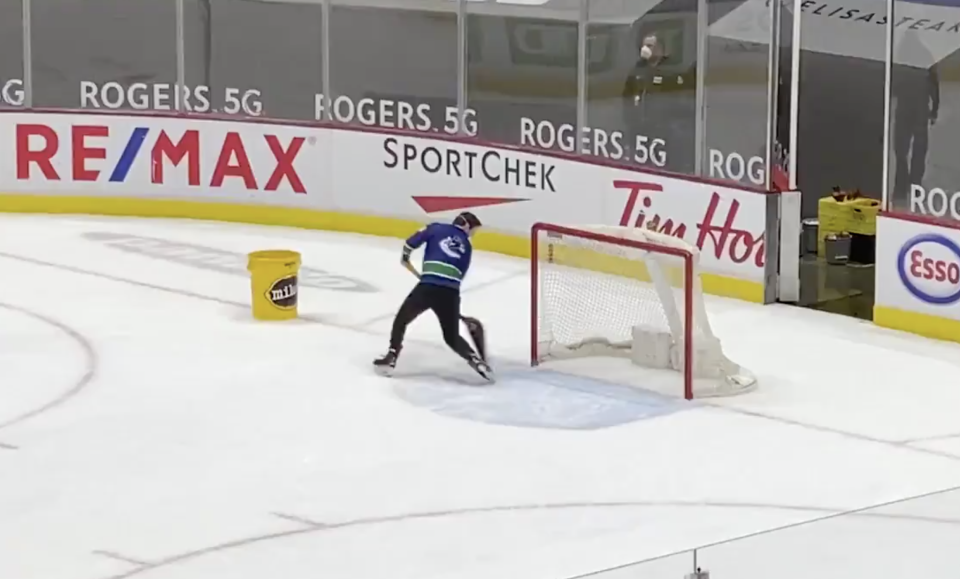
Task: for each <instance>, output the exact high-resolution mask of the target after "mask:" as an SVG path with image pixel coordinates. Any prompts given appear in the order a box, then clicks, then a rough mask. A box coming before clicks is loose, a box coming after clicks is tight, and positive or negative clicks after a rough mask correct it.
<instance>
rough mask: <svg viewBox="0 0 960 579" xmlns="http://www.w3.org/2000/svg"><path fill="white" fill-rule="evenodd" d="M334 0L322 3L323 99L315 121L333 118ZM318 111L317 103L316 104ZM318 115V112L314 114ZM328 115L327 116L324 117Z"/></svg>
mask: <svg viewBox="0 0 960 579" xmlns="http://www.w3.org/2000/svg"><path fill="white" fill-rule="evenodd" d="M331 1H332V0H323V2H322V3H321V4H320V68H321V71H320V95H321V96H320V100H321V101H323V102H322V103H321V104H322V105H323V108H322V110H323V111H324V112H323V114H322V115H321V118H319V119H317V118H315V119H314V120H315V121H321V122H322V121H325V120H333V110H332V108H333V104H332V103H333V95H332V94H330V91H331V90H332V87H331V86H330V18H331V14H333V10H331V9H330V2H331ZM314 111H316V105H314ZM314 116H316V114H314ZM324 117H326V118H324Z"/></svg>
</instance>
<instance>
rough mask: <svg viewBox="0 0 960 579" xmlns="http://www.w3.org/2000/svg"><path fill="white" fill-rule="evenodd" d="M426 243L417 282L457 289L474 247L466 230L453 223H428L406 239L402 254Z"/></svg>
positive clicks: (407, 253)
mask: <svg viewBox="0 0 960 579" xmlns="http://www.w3.org/2000/svg"><path fill="white" fill-rule="evenodd" d="M423 244H427V247H426V249H424V251H423V269H422V270H421V272H420V273H421V277H420V281H421V282H422V283H430V284H434V285H440V286H445V287H452V288H459V287H460V282H461V281H463V276H465V275H467V270H468V269H470V257H471V255H472V253H473V246H472V245H471V244H470V236H469V235H467V232H466V231H464V230H462V229H460V228H459V227H457V226H456V225H453V224H452V223H431V224H430V225H428V226H426V227H424V228H423V229H421V230H420V231H418V232H416V233H414V234H413V235H411V236H410V238H409V239H407V243H406V245H404V248H403V253H404V255H405V256H409V254H410V252H411V251H413V250H414V249H416V248H418V247H420V246H421V245H423Z"/></svg>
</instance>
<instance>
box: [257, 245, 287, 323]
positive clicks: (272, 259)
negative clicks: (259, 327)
mask: <svg viewBox="0 0 960 579" xmlns="http://www.w3.org/2000/svg"><path fill="white" fill-rule="evenodd" d="M247 257H248V260H247V269H248V270H249V271H250V286H251V291H252V296H251V297H252V299H251V303H252V305H253V317H254V318H256V319H258V320H292V319H294V318H296V317H297V293H298V289H299V288H298V285H297V273H298V272H299V271H300V254H299V253H297V252H296V251H287V250H285V249H271V250H266V251H254V252H253V253H251V254H249V255H248V256H247Z"/></svg>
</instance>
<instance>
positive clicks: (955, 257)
mask: <svg viewBox="0 0 960 579" xmlns="http://www.w3.org/2000/svg"><path fill="white" fill-rule="evenodd" d="M897 269H898V270H899V271H900V281H902V282H903V286H904V287H905V288H907V290H908V291H909V292H910V293H912V294H913V295H914V296H915V297H916V298H917V299H919V300H921V301H924V302H926V303H928V304H938V305H948V304H952V303H954V302H957V301H960V246H958V245H957V244H956V242H954V241H953V240H951V239H948V238H946V237H944V236H942V235H937V234H935V233H927V234H924V235H918V236H916V237H914V238H913V239H911V240H909V241H907V242H906V243H905V244H904V245H903V248H901V249H900V255H899V256H897Z"/></svg>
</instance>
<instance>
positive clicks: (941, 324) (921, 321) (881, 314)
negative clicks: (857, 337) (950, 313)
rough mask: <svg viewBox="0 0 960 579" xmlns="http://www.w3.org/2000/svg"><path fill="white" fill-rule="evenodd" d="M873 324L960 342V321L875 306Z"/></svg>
mask: <svg viewBox="0 0 960 579" xmlns="http://www.w3.org/2000/svg"><path fill="white" fill-rule="evenodd" d="M873 323H875V324H876V325H878V326H883V327H884V328H891V329H894V330H903V331H905V332H910V333H913V334H918V335H921V336H925V337H927V338H934V339H936V340H946V341H948V342H960V321H957V320H951V319H949V318H941V317H938V316H931V315H930V314H921V313H918V312H910V311H907V310H901V309H899V308H891V307H887V306H874V307H873Z"/></svg>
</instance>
